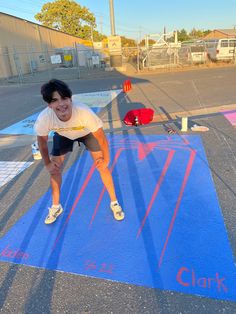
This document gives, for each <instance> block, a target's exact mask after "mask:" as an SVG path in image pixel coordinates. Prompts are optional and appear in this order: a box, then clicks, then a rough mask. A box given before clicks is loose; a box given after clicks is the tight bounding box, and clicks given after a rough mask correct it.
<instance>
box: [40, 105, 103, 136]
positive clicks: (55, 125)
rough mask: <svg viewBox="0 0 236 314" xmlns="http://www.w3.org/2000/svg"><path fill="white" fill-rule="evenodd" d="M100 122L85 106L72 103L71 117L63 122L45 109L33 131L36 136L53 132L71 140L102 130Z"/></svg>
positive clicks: (49, 110)
mask: <svg viewBox="0 0 236 314" xmlns="http://www.w3.org/2000/svg"><path fill="white" fill-rule="evenodd" d="M102 127H103V124H102V120H101V119H100V118H99V117H98V116H97V115H96V114H95V113H94V112H93V111H92V110H91V109H90V108H89V107H88V106H86V105H84V104H81V103H74V102H72V116H71V118H70V120H68V121H66V122H63V121H61V120H59V119H58V117H57V116H56V114H55V112H54V111H53V110H52V109H51V108H49V107H47V108H45V109H44V110H43V111H42V112H41V113H40V114H39V116H38V118H37V120H36V122H35V125H34V130H35V132H36V134H37V135H38V136H47V135H48V134H49V132H51V131H54V132H57V133H58V134H60V135H62V136H65V137H67V138H69V139H71V140H74V139H76V138H79V137H82V136H85V135H87V134H89V133H90V132H96V131H97V130H98V129H99V128H102Z"/></svg>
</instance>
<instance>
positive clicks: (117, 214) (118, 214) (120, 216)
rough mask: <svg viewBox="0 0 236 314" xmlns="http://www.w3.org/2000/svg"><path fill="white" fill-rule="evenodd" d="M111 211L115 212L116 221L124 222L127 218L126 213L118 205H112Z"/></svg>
mask: <svg viewBox="0 0 236 314" xmlns="http://www.w3.org/2000/svg"><path fill="white" fill-rule="evenodd" d="M110 206H111V210H112V211H113V215H114V218H115V219H116V220H123V219H124V218H125V213H124V212H123V210H122V208H121V206H120V205H119V204H118V203H116V204H111V205H110Z"/></svg>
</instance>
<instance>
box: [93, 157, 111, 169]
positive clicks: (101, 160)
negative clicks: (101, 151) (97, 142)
mask: <svg viewBox="0 0 236 314" xmlns="http://www.w3.org/2000/svg"><path fill="white" fill-rule="evenodd" d="M95 166H96V168H97V169H98V170H99V171H102V170H105V169H106V168H107V167H108V162H106V161H105V159H104V158H103V157H100V158H98V159H96V161H95Z"/></svg>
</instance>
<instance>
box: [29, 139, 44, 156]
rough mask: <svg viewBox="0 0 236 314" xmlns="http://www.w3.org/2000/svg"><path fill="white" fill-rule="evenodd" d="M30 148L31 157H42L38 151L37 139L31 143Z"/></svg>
mask: <svg viewBox="0 0 236 314" xmlns="http://www.w3.org/2000/svg"><path fill="white" fill-rule="evenodd" d="M31 149H32V155H33V158H34V159H35V160H40V159H42V156H41V153H40V151H39V147H38V142H37V141H36V142H35V143H33V144H32V145H31Z"/></svg>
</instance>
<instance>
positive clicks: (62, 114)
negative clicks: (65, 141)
mask: <svg viewBox="0 0 236 314" xmlns="http://www.w3.org/2000/svg"><path fill="white" fill-rule="evenodd" d="M48 106H49V107H50V108H51V109H52V110H53V111H54V112H55V114H56V115H57V117H58V119H59V120H61V121H64V122H66V121H68V120H70V118H71V115H72V101H71V98H69V97H61V95H60V94H59V93H58V92H54V93H53V94H52V101H51V102H50V103H49V104H48Z"/></svg>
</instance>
